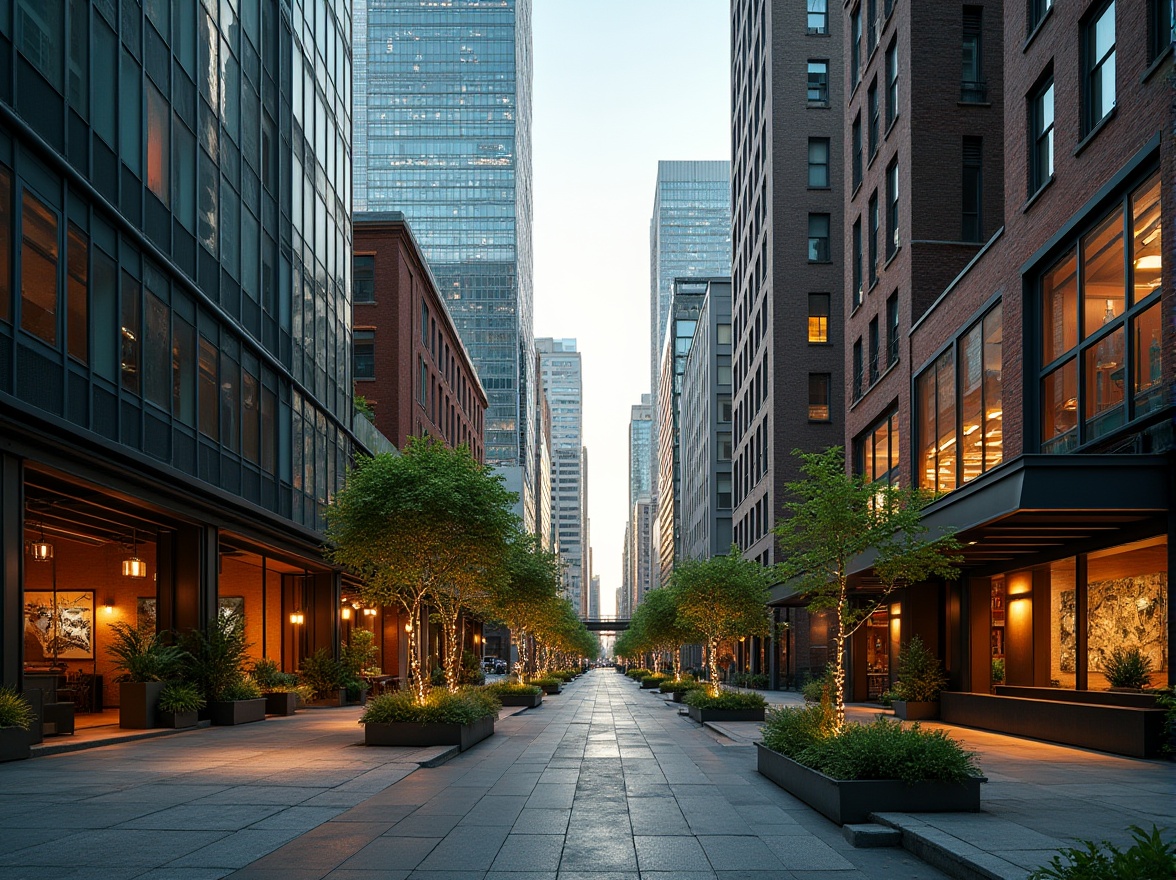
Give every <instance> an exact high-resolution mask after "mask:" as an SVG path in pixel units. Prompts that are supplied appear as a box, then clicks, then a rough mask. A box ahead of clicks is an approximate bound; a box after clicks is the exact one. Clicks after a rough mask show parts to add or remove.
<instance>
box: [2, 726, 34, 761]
mask: <svg viewBox="0 0 1176 880" xmlns="http://www.w3.org/2000/svg"><path fill="white" fill-rule="evenodd" d="M30 754H31V749H30V748H29V732H28V731H27V730H25V729H24V728H22V727H0V763H3V762H5V761H23V760H24V759H25V758H27V757H28V756H29V755H30Z"/></svg>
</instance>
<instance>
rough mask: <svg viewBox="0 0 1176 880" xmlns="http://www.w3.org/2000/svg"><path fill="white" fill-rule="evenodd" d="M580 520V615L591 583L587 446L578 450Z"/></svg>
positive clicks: (585, 612)
mask: <svg viewBox="0 0 1176 880" xmlns="http://www.w3.org/2000/svg"><path fill="white" fill-rule="evenodd" d="M580 480H581V482H580V486H581V489H580V521H581V522H582V523H584V539H583V542H582V546H583V548H584V571H583V581H582V582H583V584H584V589H583V590H582V591H581V593H580V616H581V617H585V616H587V614H588V586H589V585H590V584H591V583H592V573H593V572H592V520H591V519H590V518H589V517H588V447H587V446H585V447H583V448H581V450H580Z"/></svg>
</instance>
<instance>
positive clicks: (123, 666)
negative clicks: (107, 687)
mask: <svg viewBox="0 0 1176 880" xmlns="http://www.w3.org/2000/svg"><path fill="white" fill-rule="evenodd" d="M110 632H111V643H110V644H109V645H107V646H106V653H107V654H109V655H110V658H111V659H112V660H113V661H114V668H115V669H117V670H119V671H120V673H121V674H120V675H119V676H118V677H117V678H116V679H115V681H167V680H169V679H172V678H177V677H179V675H180V671H181V669H182V668H183V665H184V662H185V660H187V659H188V655H187V654H186V653H185V651H184V650H183V649H182V648H180V647H179V646H177V645H169V644H168V643H167V642H166V641H165V640H164V639H165V638H166V634H165V633H160V632H155V631H154V630H153V629H151V628H150V627H142V628H140V627H133V626H131V625H130V624H127V623H123V622H121V621H120V622H117V623H112V624H111V625H110Z"/></svg>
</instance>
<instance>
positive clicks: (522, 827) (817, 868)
mask: <svg viewBox="0 0 1176 880" xmlns="http://www.w3.org/2000/svg"><path fill="white" fill-rule="evenodd" d="M941 876H943V875H941V874H940V873H939V872H937V871H936V870H935V869H933V868H930V867H928V866H927V865H925V864H924V863H922V862H921V861H919V860H918V859H916V858H915V857H914V856H912V855H911V854H910V853H907V852H906V851H904V850H901V849H882V850H878V849H874V850H866V849H860V850H859V849H854V848H852V847H851V846H849V844H847V843H846V842H845V840H844V839H843V838H842V836H841V832H840V829H839V828H838V827H837V826H836V825H834V824H832V823H831V822H828V821H827V820H825V819H824V818H822V817H821V816H818V815H817V814H816V813H814V812H813V811H812V810H811V809H809V808H808V807H807V806H805V805H803V804H801V803H800V802H799V801H797V800H795V799H794V798H792V797H791V796H790V795H788V794H786V793H785V792H783V791H782V790H781V789H779V788H777V787H776V786H775V785H773V784H772V783H770V782H768V781H767V780H766V779H764V778H763V777H761V776H760V775H759V774H758V773H756V770H755V758H754V754H753V753H752V751H751V749H750V748H749V747H738V746H737V747H731V745H730V743H729V742H724V741H723V740H721V739H720V738H719V737H717V736H715V735H713V734H712V733H711V732H709V731H706V730H703V729H701V728H699V727H698V726H697V725H695V724H693V723H692V722H690V721H689V720H688V719H687V718H684V717H682V716H679V715H678V714H677V712H676V711H674V710H673V709H671V708H669V707H667V706H666V705H665V704H664V703H663V702H662V701H661V700H660V699H658V698H656V697H654V696H652V695H651V694H650V693H649V692H648V691H646V692H640V691H638V690H637V689H636V688H634V687H633V684H632V683H631V682H630V681H628V680H627V679H624V678H622V677H621V676H619V675H617V674H616V673H615V672H613V671H612V670H596V671H594V672H592V673H591V674H589V675H587V676H585V677H582V678H581V679H579V680H577V681H576V682H574V683H573V684H572V685H571V686H570V687H568V688H567V689H566V690H565V691H564V693H563V694H561V695H559V696H555V697H549V698H547V699H545V700H544V703H543V705H542V706H541V707H540V708H539V709H535V710H528V711H527V712H524V713H522V714H520V715H517V716H514V717H512V718H509V719H506V720H505V721H502V722H499V724H498V726H497V733H496V735H495V736H494V737H492V738H491V739H489V740H487V741H485V742H483V743H482V744H481V745H479V746H477V747H476V748H474V749H473V750H471V751H469V752H466V753H464V754H462V755H460V756H459V757H457V758H455V759H454V760H452V761H450V762H449V763H447V764H445V765H444V766H442V767H439V768H435V769H422V770H420V771H418V772H417V773H414V774H413V775H412V776H410V777H409V778H407V779H404V780H402V781H400V782H398V783H396V784H395V785H393V786H391V787H390V788H388V789H386V790H385V791H382V792H380V793H378V794H375V795H373V796H372V797H371V798H369V799H368V800H366V801H365V802H364V803H362V804H360V805H359V806H357V807H354V808H353V809H350V810H348V811H346V812H344V813H342V814H341V815H339V816H336V817H334V818H333V819H331V820H329V821H327V822H324V823H323V824H322V825H319V826H318V827H317V828H315V829H314V830H313V831H310V832H309V833H307V834H304V835H302V836H301V837H299V838H298V839H297V840H294V841H292V842H290V843H288V844H286V845H285V846H283V847H282V848H280V849H278V850H276V851H275V852H273V853H271V854H270V855H268V856H266V857H264V858H262V859H259V860H258V861H256V862H254V863H253V864H252V865H250V866H248V867H247V868H245V869H244V870H242V871H239V872H237V873H236V874H234V875H233V877H234V878H235V880H236V878H239V880H271V878H272V880H318V878H323V877H330V878H332V880H362V878H370V880H429V878H431V880H557V878H558V880H719V878H723V880H816V878H821V880H865V878H883V877H885V878H893V880H922V878H935V877H941Z"/></svg>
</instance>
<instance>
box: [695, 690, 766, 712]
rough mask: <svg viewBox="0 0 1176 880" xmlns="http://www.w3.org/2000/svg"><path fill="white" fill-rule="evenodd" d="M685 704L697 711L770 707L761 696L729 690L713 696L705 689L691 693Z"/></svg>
mask: <svg viewBox="0 0 1176 880" xmlns="http://www.w3.org/2000/svg"><path fill="white" fill-rule="evenodd" d="M683 702H684V703H685V704H686V705H687V706H693V707H694V708H695V709H763V708H764V707H765V706H767V705H768V701H767V700H765V699H764V698H763V697H762V696H760V695H759V694H745V693H741V692H739V691H728V690H721V691H719V692H718V693H717V694H712V693H711V692H710V691H709V690H708V689H707V688H705V687H702V688H696V689H694V690H692V691H690V692H689V693H688V694H686V696H685V697H684V698H683Z"/></svg>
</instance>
